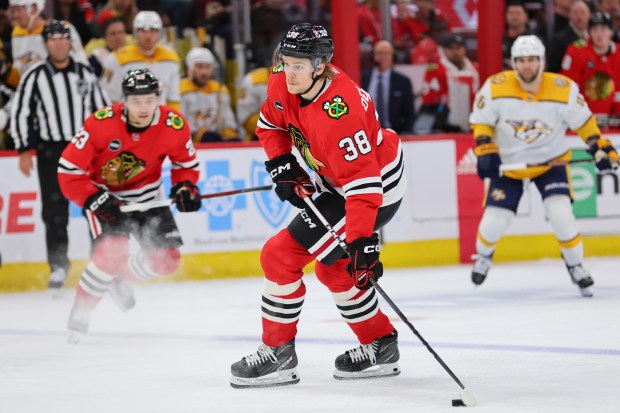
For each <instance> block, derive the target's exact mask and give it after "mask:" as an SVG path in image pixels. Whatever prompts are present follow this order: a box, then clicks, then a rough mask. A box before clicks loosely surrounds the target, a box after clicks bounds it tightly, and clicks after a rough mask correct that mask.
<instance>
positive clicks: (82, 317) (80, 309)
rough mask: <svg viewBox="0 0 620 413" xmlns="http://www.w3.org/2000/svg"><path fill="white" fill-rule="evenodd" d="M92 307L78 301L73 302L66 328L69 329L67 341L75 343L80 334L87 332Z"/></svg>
mask: <svg viewBox="0 0 620 413" xmlns="http://www.w3.org/2000/svg"><path fill="white" fill-rule="evenodd" d="M93 308H94V307H92V306H88V305H84V304H83V303H80V302H79V301H76V302H75V303H74V304H73V308H72V309H71V313H70V314H69V321H68V323H67V328H68V329H69V336H68V337H67V341H68V342H69V343H71V344H77V343H78V342H79V341H80V338H81V337H82V335H83V334H85V333H87V332H88V325H89V324H90V316H91V314H92V312H93Z"/></svg>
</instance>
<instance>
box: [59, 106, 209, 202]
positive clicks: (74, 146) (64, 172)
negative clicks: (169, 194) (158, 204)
mask: <svg viewBox="0 0 620 413" xmlns="http://www.w3.org/2000/svg"><path fill="white" fill-rule="evenodd" d="M166 157H168V158H170V161H171V162H172V170H171V180H172V184H173V185H174V184H175V183H177V182H181V181H191V182H193V183H194V184H195V183H196V182H197V181H198V174H199V173H198V161H197V159H196V150H195V149H194V146H193V144H192V139H191V136H190V131H189V126H188V124H187V122H186V121H185V118H184V117H183V116H182V115H181V114H180V113H179V112H177V111H175V110H173V109H171V108H168V107H166V106H159V107H158V108H157V109H156V110H155V117H154V119H153V122H152V123H151V125H150V126H149V127H148V128H147V129H145V130H143V131H141V132H129V131H128V130H127V119H126V117H125V115H124V113H123V104H122V103H119V104H115V105H112V106H108V107H105V108H103V109H100V110H98V111H97V112H95V113H93V114H92V115H90V116H89V117H88V119H86V121H85V122H84V126H83V128H82V129H81V130H80V131H79V132H78V133H77V134H76V135H75V137H74V138H73V139H72V140H71V143H70V144H69V145H68V146H67V148H66V149H65V150H64V152H63V153H62V157H61V158H60V161H59V163H58V181H59V183H60V188H61V189H62V192H63V194H64V195H65V196H66V197H67V198H68V199H70V200H71V201H73V202H75V203H76V204H78V205H79V206H84V202H85V200H86V199H87V198H88V197H89V196H91V195H92V194H94V193H95V192H97V191H98V190H99V188H103V189H105V190H107V191H109V192H110V193H112V194H114V195H115V196H117V197H118V198H120V199H122V200H123V201H126V202H128V203H132V202H146V201H151V200H157V199H163V198H164V197H165V196H166V195H165V194H164V193H163V192H164V191H163V186H162V181H161V173H162V163H163V162H164V160H165V159H166Z"/></svg>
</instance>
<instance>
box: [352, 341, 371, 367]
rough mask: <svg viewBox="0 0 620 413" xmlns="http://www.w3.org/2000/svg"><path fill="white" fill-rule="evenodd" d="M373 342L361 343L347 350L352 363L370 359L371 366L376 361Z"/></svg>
mask: <svg viewBox="0 0 620 413" xmlns="http://www.w3.org/2000/svg"><path fill="white" fill-rule="evenodd" d="M375 351H376V349H375V342H374V341H373V342H372V343H370V344H362V345H361V346H359V347H357V348H354V349H353V350H349V351H347V353H349V357H351V361H352V362H353V363H361V362H362V361H364V360H368V359H370V364H372V365H373V366H374V365H375V364H376V363H377V356H376V355H375Z"/></svg>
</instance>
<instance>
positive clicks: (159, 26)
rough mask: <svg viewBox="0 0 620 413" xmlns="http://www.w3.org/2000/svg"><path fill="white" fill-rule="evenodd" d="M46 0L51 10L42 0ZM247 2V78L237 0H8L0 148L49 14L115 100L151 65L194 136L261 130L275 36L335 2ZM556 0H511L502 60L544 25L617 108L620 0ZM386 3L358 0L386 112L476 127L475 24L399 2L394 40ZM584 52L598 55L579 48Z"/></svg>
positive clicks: (370, 78) (569, 60)
mask: <svg viewBox="0 0 620 413" xmlns="http://www.w3.org/2000/svg"><path fill="white" fill-rule="evenodd" d="M332 1H333V0H332ZM49 4H52V6H53V7H52V9H51V10H45V7H46V6H47V5H49ZM250 5H251V14H250V16H251V39H252V40H251V43H250V44H249V45H247V46H248V50H247V53H246V57H247V64H246V71H247V73H246V74H245V77H244V78H243V80H242V81H241V82H238V81H237V78H236V77H237V70H238V68H237V66H236V64H235V60H234V58H235V51H234V49H233V37H234V36H233V25H232V16H231V13H232V5H231V1H230V0H195V1H192V0H107V1H105V0H54V1H53V2H51V3H49V2H46V1H45V0H2V1H0V37H1V39H0V40H1V44H0V46H1V47H0V63H1V65H0V82H1V83H0V99H1V101H0V103H1V105H2V109H0V129H2V130H3V131H4V135H5V136H4V139H3V142H2V146H3V147H4V148H9V149H10V148H12V142H11V139H10V136H8V132H7V130H8V125H7V124H8V122H9V121H10V111H11V107H10V104H11V100H10V98H11V96H12V94H13V92H14V91H15V89H16V88H17V86H18V84H19V79H20V76H23V75H24V73H25V72H26V71H27V70H28V68H29V67H30V66H31V65H32V64H33V63H34V62H36V61H39V60H41V59H45V53H44V47H43V43H42V41H41V39H40V33H41V30H42V27H43V25H44V23H45V20H46V19H50V18H54V19H59V20H64V21H67V22H69V23H71V25H72V28H71V31H72V33H73V34H74V35H73V36H72V41H73V48H72V56H73V57H74V58H75V59H76V60H79V61H84V62H87V63H88V64H89V66H90V67H91V68H92V70H93V72H94V73H95V74H96V75H97V76H98V77H99V78H100V82H101V85H102V86H103V88H104V90H105V92H106V93H107V94H108V96H109V98H110V99H111V101H113V102H117V101H119V100H120V99H121V96H120V95H119V90H120V79H122V76H123V74H124V72H125V71H126V70H128V69H130V68H134V67H138V66H140V67H144V66H147V67H149V68H151V69H152V70H153V71H154V72H155V73H156V75H157V76H158V77H160V78H161V79H160V80H161V81H162V83H163V84H164V86H165V88H166V89H165V91H163V96H164V101H163V103H166V104H169V105H171V106H172V107H176V108H181V109H182V111H183V113H184V115H186V116H187V117H188V119H189V121H190V124H191V125H192V128H193V130H192V133H193V136H194V139H195V140H196V142H213V141H246V140H252V139H255V138H256V136H255V134H254V129H255V126H256V121H257V119H258V108H259V107H260V103H261V102H262V100H263V99H264V96H265V94H266V85H267V81H268V77H269V73H270V68H271V66H272V64H273V61H274V50H275V49H276V47H277V44H278V42H279V41H280V39H281V38H282V36H283V34H284V33H285V32H286V30H287V29H288V28H289V27H291V25H293V24H295V23H299V22H304V21H308V22H311V23H316V24H321V25H324V26H326V27H327V28H328V29H330V28H331V14H330V10H331V5H330V0H251V1H250ZM553 5H554V16H553V19H552V20H553V22H554V24H553V26H552V27H549V25H547V24H546V22H547V21H548V20H550V19H547V18H546V16H545V10H546V8H545V1H544V0H530V1H527V0H522V1H515V0H507V1H506V8H505V20H506V25H505V31H504V35H503V38H502V54H503V61H504V68H505V69H510V47H511V45H512V42H513V41H514V40H515V39H516V38H517V37H518V36H520V35H523V34H535V35H537V36H539V37H540V38H541V40H542V41H543V43H544V44H545V45H546V49H547V62H546V63H547V70H549V71H552V72H558V73H563V74H566V75H568V76H569V77H571V78H573V80H575V81H576V82H577V83H578V84H579V85H580V87H582V88H583V90H582V93H583V94H584V96H586V100H587V101H588V103H590V104H591V106H593V107H594V108H593V110H594V112H595V114H596V115H597V117H598V118H601V119H602V118H605V117H608V118H610V119H612V118H614V116H615V115H616V114H617V111H616V108H615V107H616V101H615V100H616V99H618V100H619V101H620V92H616V89H615V88H616V86H615V85H618V84H620V79H616V77H618V76H620V70H617V69H616V68H615V64H616V60H620V58H618V59H616V57H615V56H616V54H617V53H620V52H617V44H616V43H615V42H616V41H620V35H619V31H618V30H619V28H620V0H553ZM381 10H382V8H381V0H358V5H357V18H358V29H359V36H360V38H359V49H360V51H361V68H362V74H361V78H362V79H363V83H364V84H363V86H364V87H365V88H368V90H369V92H370V93H371V95H372V96H373V98H374V99H375V101H376V102H378V107H380V108H381V110H382V111H383V115H382V118H383V119H385V120H382V121H383V122H385V123H386V124H388V125H389V126H391V127H392V128H394V129H395V130H396V131H397V132H398V133H401V134H410V133H433V132H459V131H468V130H469V127H468V121H467V117H468V113H469V112H470V111H471V103H472V101H473V97H474V94H475V93H476V91H477V89H478V87H479V86H480V79H479V76H478V71H477V63H476V61H475V56H476V39H475V32H473V31H471V30H470V31H469V32H468V31H467V30H463V29H462V28H457V29H452V28H451V23H450V21H449V19H448V18H447V17H446V16H447V15H448V13H447V12H446V11H442V10H441V9H440V8H439V6H438V4H437V2H436V1H435V0H391V2H390V8H389V12H390V20H391V28H390V29H391V30H388V32H391V39H390V41H389V42H387V41H386V40H387V39H386V33H385V32H386V30H385V28H384V27H383V22H384V21H387V19H384V18H383V16H382V15H381ZM599 12H600V13H603V14H598V13H599ZM601 16H602V17H601ZM599 32H600V33H599ZM215 39H220V41H219V43H218V42H217V41H216V40H215ZM218 45H219V46H218ZM586 50H587V51H588V52H586ZM587 53H590V55H589V56H590V57H582V55H584V56H585V54H587ZM588 59H589V60H588ZM593 61H596V62H597V64H596V65H595V66H596V67H594V66H593V65H594V63H592V62H593ZM599 61H600V62H599ZM599 63H600V64H599ZM402 65H414V66H415V67H418V68H420V67H421V68H422V69H423V71H422V72H418V73H422V75H421V76H417V77H415V76H412V75H411V73H412V72H407V73H403V74H404V76H403V74H399V73H398V72H399V70H400V69H401V68H402V67H403V66H402ZM412 80H413V84H412ZM409 89H411V91H412V93H409ZM414 90H415V91H417V93H413V91H414ZM616 96H618V97H617V98H616ZM599 100H603V101H605V102H608V103H605V104H600V102H598V101H599ZM617 106H618V107H619V108H620V102H619V103H618V105H617ZM610 123H613V122H610Z"/></svg>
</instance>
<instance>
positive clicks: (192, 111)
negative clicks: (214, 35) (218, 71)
mask: <svg viewBox="0 0 620 413" xmlns="http://www.w3.org/2000/svg"><path fill="white" fill-rule="evenodd" d="M185 63H186V66H187V77H186V78H183V80H181V112H182V113H183V115H184V116H185V117H186V118H187V121H188V123H189V126H190V131H191V133H192V139H193V140H194V142H221V141H238V140H239V132H238V131H237V120H236V119H235V114H234V112H233V110H232V106H231V99H230V92H229V90H228V88H227V87H226V85H224V84H223V83H220V82H218V81H217V80H214V79H213V78H212V77H213V72H214V70H215V68H216V66H217V61H216V60H215V56H214V55H213V53H212V52H211V51H210V50H209V49H206V48H204V47H195V48H193V49H191V50H190V51H189V53H188V54H187V56H186V58H185Z"/></svg>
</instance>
